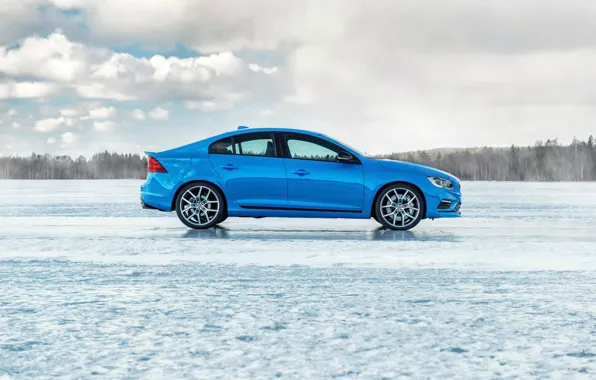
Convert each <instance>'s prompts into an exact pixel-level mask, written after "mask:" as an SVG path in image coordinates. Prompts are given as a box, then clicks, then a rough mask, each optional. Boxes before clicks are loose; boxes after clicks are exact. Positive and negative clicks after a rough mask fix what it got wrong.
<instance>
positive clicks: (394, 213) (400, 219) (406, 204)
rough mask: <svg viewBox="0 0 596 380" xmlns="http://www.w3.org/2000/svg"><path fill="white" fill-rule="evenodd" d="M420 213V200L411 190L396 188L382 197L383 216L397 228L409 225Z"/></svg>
mask: <svg viewBox="0 0 596 380" xmlns="http://www.w3.org/2000/svg"><path fill="white" fill-rule="evenodd" d="M418 214H420V200H419V199H418V197H417V196H416V194H414V193H413V192H412V191H411V190H408V189H404V188H399V187H397V188H394V189H391V190H389V191H388V192H386V193H385V195H383V198H382V199H381V217H382V218H383V219H384V220H385V222H387V223H388V224H390V225H392V226H393V227H397V228H404V227H408V226H409V225H410V224H412V223H414V222H415V221H416V219H417V218H418Z"/></svg>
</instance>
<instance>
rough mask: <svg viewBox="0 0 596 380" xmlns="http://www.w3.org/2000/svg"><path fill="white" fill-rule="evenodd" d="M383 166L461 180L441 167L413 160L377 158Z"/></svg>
mask: <svg viewBox="0 0 596 380" xmlns="http://www.w3.org/2000/svg"><path fill="white" fill-rule="evenodd" d="M377 162H378V163H379V164H381V166H383V167H385V168H387V169H390V170H399V171H405V172H416V173H421V174H423V175H425V176H427V177H441V178H446V179H450V180H452V181H456V182H459V178H457V177H456V176H454V175H453V174H450V173H447V172H444V171H442V170H439V169H435V168H431V167H430V166H424V165H420V164H415V163H412V162H405V161H397V160H385V159H383V160H377Z"/></svg>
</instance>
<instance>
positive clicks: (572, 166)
mask: <svg viewBox="0 0 596 380" xmlns="http://www.w3.org/2000/svg"><path fill="white" fill-rule="evenodd" d="M595 143H596V141H595V140H594V137H593V136H590V137H589V138H588V140H587V141H581V140H578V139H574V140H573V142H572V143H571V144H569V145H561V144H559V142H558V140H557V139H554V140H550V139H549V140H546V142H543V141H537V142H536V144H534V146H525V147H517V146H514V145H512V146H511V147H510V148H490V147H484V148H473V149H437V150H430V151H416V152H406V153H392V154H387V155H380V156H378V157H377V158H387V159H392V160H401V161H410V162H415V163H419V164H423V165H428V166H433V167H435V168H438V169H441V170H444V171H446V172H449V173H451V174H453V175H455V176H457V177H458V178H460V179H462V180H468V181H596V146H595Z"/></svg>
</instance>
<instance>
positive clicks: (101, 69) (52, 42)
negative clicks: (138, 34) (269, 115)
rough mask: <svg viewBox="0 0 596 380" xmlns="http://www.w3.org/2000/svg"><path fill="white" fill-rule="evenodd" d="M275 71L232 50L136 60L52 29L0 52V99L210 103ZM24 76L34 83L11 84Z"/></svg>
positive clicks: (250, 86) (248, 88) (249, 88)
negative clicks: (4, 80) (67, 95)
mask: <svg viewBox="0 0 596 380" xmlns="http://www.w3.org/2000/svg"><path fill="white" fill-rule="evenodd" d="M275 70H276V69H275V68H262V67H260V66H258V65H254V64H249V63H246V62H244V61H243V60H242V59H240V58H239V57H237V56H235V55H234V54H233V53H231V52H219V53H214V54H211V55H204V56H198V57H189V58H178V57H163V56H161V55H154V56H152V57H150V58H144V57H135V56H133V55H131V54H128V53H116V52H114V51H111V50H109V49H106V48H100V47H93V46H87V45H84V44H82V43H78V42H73V41H70V40H69V39H68V38H67V37H66V36H65V35H64V34H63V33H62V32H61V31H56V32H54V33H52V34H50V35H49V36H48V37H47V38H43V37H29V38H26V39H25V40H23V41H22V42H21V43H20V46H18V47H17V48H13V49H8V48H0V74H3V75H4V76H7V77H10V78H13V79H12V81H13V82H12V84H11V86H12V87H6V89H2V87H0V98H2V97H3V98H11V97H13V98H17V97H31V98H33V97H43V96H49V95H53V94H56V93H58V92H59V91H61V90H65V89H66V90H69V91H74V92H75V93H76V94H78V96H80V97H82V98H88V99H112V100H118V101H126V100H148V99H149V100H150V99H154V100H155V99H157V100H159V99H162V100H170V99H180V100H195V99H214V98H219V97H223V96H225V94H226V93H228V92H230V91H233V92H251V91H254V89H255V86H254V84H255V83H257V82H259V81H261V82H263V83H266V78H265V76H268V75H267V73H272V72H274V71H275ZM24 78H33V79H35V80H36V81H38V82H35V83H30V84H27V83H26V82H23V83H18V82H15V81H19V80H21V79H24ZM9 84H10V83H8V84H5V86H9ZM27 86H29V87H32V86H36V88H35V89H33V88H26V87H27ZM42 86H45V87H42ZM17 87H18V88H17ZM17 90H20V91H17Z"/></svg>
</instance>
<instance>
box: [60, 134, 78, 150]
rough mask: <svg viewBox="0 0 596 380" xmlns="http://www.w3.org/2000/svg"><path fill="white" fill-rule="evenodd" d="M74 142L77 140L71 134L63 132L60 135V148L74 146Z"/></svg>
mask: <svg viewBox="0 0 596 380" xmlns="http://www.w3.org/2000/svg"><path fill="white" fill-rule="evenodd" d="M76 140H77V136H76V135H75V134H74V133H72V132H65V133H63V134H62V135H60V141H61V142H62V145H61V147H62V148H64V147H67V146H69V145H72V144H74V143H75V142H76Z"/></svg>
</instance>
